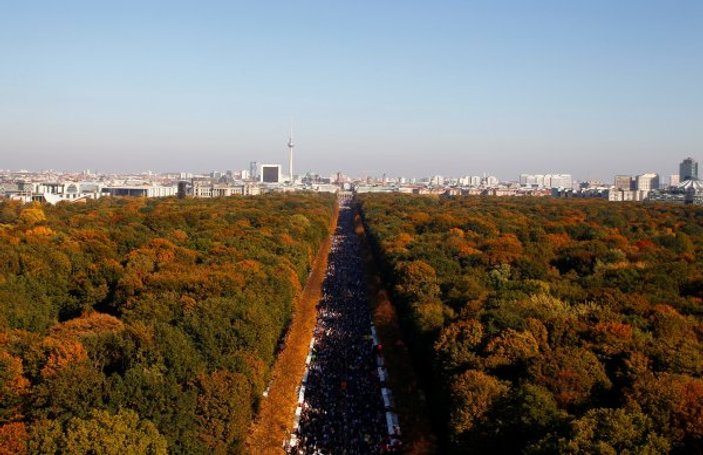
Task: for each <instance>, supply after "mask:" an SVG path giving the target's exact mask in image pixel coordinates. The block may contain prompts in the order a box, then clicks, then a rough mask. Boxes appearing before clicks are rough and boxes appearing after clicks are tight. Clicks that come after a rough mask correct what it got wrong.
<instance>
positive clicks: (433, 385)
mask: <svg viewBox="0 0 703 455" xmlns="http://www.w3.org/2000/svg"><path fill="white" fill-rule="evenodd" d="M360 204H361V212H362V216H363V219H364V222H365V224H366V228H367V232H368V233H369V238H370V243H371V246H372V249H373V250H374V254H375V256H376V258H377V260H378V262H379V265H380V267H381V269H382V273H383V274H384V279H385V280H386V281H387V282H388V283H389V284H390V285H391V286H392V287H393V297H394V301H395V303H396V306H397V307H398V310H399V313H400V315H401V319H402V321H401V322H402V323H403V327H404V330H405V331H406V334H407V339H408V340H409V344H410V345H411V346H410V348H411V350H412V352H413V354H414V356H415V358H416V361H417V363H418V365H419V366H420V367H421V371H428V372H429V373H427V374H426V376H427V377H426V378H425V383H426V386H427V387H428V388H429V391H428V396H429V400H430V403H431V405H432V406H433V412H434V413H435V415H436V419H435V420H436V421H438V422H441V425H442V428H441V429H440V430H441V431H442V432H443V434H444V437H443V439H444V445H445V448H444V451H445V452H449V453H521V452H522V453H533V454H535V453H573V454H577V453H602V454H616V453H701V452H702V451H703V380H702V379H701V374H702V373H703V208H697V207H690V206H679V205H654V204H635V203H633V204H627V203H625V204H613V203H607V202H602V201H578V200H568V201H564V200H554V199H546V198H545V199H537V198H534V199H533V198H511V199H503V198H500V199H498V198H481V197H476V198H432V197H425V196H419V197H418V196H400V195H363V196H362V197H361V198H360Z"/></svg>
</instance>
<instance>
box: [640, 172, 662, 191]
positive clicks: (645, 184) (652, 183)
mask: <svg viewBox="0 0 703 455" xmlns="http://www.w3.org/2000/svg"><path fill="white" fill-rule="evenodd" d="M636 182H637V183H636V185H637V186H636V188H637V189H638V190H640V191H647V192H649V191H651V190H658V189H659V174H654V173H648V174H642V175H638V176H637V179H636Z"/></svg>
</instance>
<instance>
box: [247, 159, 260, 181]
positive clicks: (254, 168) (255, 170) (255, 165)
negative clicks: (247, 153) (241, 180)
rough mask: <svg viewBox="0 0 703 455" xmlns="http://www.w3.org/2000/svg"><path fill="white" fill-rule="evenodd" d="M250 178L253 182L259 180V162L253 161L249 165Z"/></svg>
mask: <svg viewBox="0 0 703 455" xmlns="http://www.w3.org/2000/svg"><path fill="white" fill-rule="evenodd" d="M249 178H250V179H252V180H259V162H258V161H251V162H250V163H249Z"/></svg>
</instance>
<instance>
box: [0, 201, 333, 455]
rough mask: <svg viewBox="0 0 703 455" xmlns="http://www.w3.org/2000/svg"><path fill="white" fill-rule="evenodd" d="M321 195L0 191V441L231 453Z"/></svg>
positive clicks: (307, 250) (301, 276)
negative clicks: (76, 200) (28, 197)
mask: <svg viewBox="0 0 703 455" xmlns="http://www.w3.org/2000/svg"><path fill="white" fill-rule="evenodd" d="M334 204H335V200H334V198H333V197H332V196H321V195H313V194H296V195H265V196H257V197H247V198H240V197H234V198H227V199H217V200H176V199H164V200H146V199H103V200H99V201H93V202H88V203H86V204H83V205H81V204H73V205H69V204H59V205H57V206H46V205H26V206H23V205H19V204H16V203H12V202H4V203H1V204H0V258H2V260H1V261H0V453H13V454H21V453H26V452H29V453H43V454H51V453H67V452H68V453H108V454H162V453H166V452H167V451H168V453H188V454H198V453H237V452H240V451H241V450H242V442H243V438H244V436H245V433H246V430H247V428H248V425H249V423H250V420H251V418H252V415H253V413H254V412H255V411H256V409H257V405H258V401H259V397H261V395H262V392H263V390H264V388H265V386H266V383H267V380H268V377H267V376H268V374H269V369H270V366H271V365H272V363H273V360H274V356H275V353H276V349H277V347H278V344H279V341H280V340H281V337H282V335H283V333H284V331H285V328H286V326H287V324H288V322H289V320H290V318H291V314H292V309H293V308H292V305H293V303H294V300H295V296H296V294H297V293H298V291H299V290H300V288H301V285H303V284H304V281H305V279H306V277H307V274H308V271H309V269H310V266H311V262H312V260H313V258H314V256H315V254H316V252H317V250H318V248H319V246H320V244H321V243H322V241H323V240H324V239H325V238H326V236H327V235H328V233H329V232H328V229H329V225H330V220H331V217H332V216H333V212H334Z"/></svg>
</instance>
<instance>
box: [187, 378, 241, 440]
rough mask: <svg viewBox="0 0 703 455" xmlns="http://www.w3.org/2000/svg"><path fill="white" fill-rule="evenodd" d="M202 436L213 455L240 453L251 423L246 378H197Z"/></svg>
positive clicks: (199, 422) (199, 421)
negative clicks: (235, 451) (237, 451)
mask: <svg viewBox="0 0 703 455" xmlns="http://www.w3.org/2000/svg"><path fill="white" fill-rule="evenodd" d="M196 387H197V389H198V399H197V408H196V414H197V416H198V426H199V428H200V431H199V436H200V438H201V440H202V441H203V442H204V443H205V445H206V446H207V447H209V448H210V449H211V450H212V451H213V453H218V454H226V453H231V452H232V451H234V450H235V449H237V450H239V449H240V448H241V447H240V444H241V443H242V442H243V441H244V437H245V435H246V429H247V427H248V424H249V421H250V420H251V415H252V409H251V404H250V403H251V401H250V396H251V386H250V385H249V382H248V381H247V378H246V377H245V376H244V375H243V374H239V373H233V372H230V371H226V370H220V371H216V372H214V373H212V374H209V375H200V376H198V378H197V382H196Z"/></svg>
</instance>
